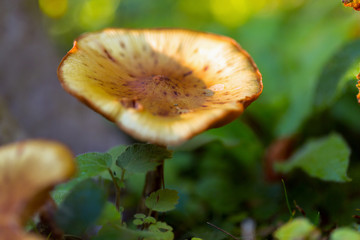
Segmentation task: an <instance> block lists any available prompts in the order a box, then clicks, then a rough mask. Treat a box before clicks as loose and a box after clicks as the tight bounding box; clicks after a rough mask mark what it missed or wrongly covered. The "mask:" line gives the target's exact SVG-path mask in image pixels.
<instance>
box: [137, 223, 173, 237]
mask: <svg viewBox="0 0 360 240" xmlns="http://www.w3.org/2000/svg"><path fill="white" fill-rule="evenodd" d="M172 230H173V228H172V227H171V226H169V225H167V224H166V223H165V222H156V223H154V224H151V225H150V226H149V232H151V233H154V236H151V237H150V238H145V239H144V240H173V239H174V233H173V232H172Z"/></svg>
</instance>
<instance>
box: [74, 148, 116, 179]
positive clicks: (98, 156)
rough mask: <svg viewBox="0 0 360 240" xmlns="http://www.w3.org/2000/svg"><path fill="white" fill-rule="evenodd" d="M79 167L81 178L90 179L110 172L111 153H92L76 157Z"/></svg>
mask: <svg viewBox="0 0 360 240" xmlns="http://www.w3.org/2000/svg"><path fill="white" fill-rule="evenodd" d="M76 161H77V163H78V167H79V170H78V172H79V177H81V178H90V177H94V176H97V175H99V174H101V173H103V172H104V171H108V169H109V168H111V165H112V157H111V155H110V154H109V153H98V152H91V153H85V154H81V155H79V156H77V157H76Z"/></svg>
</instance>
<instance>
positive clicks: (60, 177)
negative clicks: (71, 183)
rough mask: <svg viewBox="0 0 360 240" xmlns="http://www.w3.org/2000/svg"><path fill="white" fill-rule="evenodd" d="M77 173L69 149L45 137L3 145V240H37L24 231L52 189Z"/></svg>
mask: <svg viewBox="0 0 360 240" xmlns="http://www.w3.org/2000/svg"><path fill="white" fill-rule="evenodd" d="M74 173H75V163H74V162H73V155H72V153H71V152H70V150H69V149H68V148H67V147H65V146H64V145H62V144H60V143H57V142H53V141H46V140H29V141H23V142H18V143H14V144H10V145H6V146H2V147H0V240H9V239H11V240H25V239H26V240H35V239H42V238H41V237H40V236H37V235H32V234H28V233H26V232H25V231H23V230H22V228H23V226H24V224H25V223H26V221H27V220H28V219H29V217H31V215H33V214H34V213H35V212H36V210H37V209H38V208H39V207H40V206H41V205H42V204H43V203H44V202H46V200H47V199H48V198H49V197H50V195H49V191H50V190H51V189H52V188H53V187H54V186H55V185H56V184H58V183H60V182H63V181H65V180H67V179H69V178H70V177H71V176H72V175H73V174H74Z"/></svg>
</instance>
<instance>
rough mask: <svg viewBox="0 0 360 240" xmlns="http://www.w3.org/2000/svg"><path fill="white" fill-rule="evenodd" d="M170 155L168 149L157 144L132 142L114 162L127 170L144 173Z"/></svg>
mask: <svg viewBox="0 0 360 240" xmlns="http://www.w3.org/2000/svg"><path fill="white" fill-rule="evenodd" d="M171 155H172V153H171V152H170V151H168V150H167V149H166V148H164V147H161V146H158V145H153V144H134V145H131V146H129V147H128V148H126V150H125V152H123V153H122V154H121V155H120V156H119V157H118V159H117V161H116V164H117V165H118V166H119V167H121V168H122V169H125V170H126V171H127V172H131V173H145V172H147V171H151V170H154V169H155V168H156V166H158V165H159V164H160V163H161V162H162V161H163V160H164V159H168V158H171Z"/></svg>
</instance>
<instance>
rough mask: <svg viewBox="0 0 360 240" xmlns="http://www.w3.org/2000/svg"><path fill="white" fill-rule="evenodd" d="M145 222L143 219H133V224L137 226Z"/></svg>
mask: <svg viewBox="0 0 360 240" xmlns="http://www.w3.org/2000/svg"><path fill="white" fill-rule="evenodd" d="M143 223H144V221H143V220H142V219H134V220H133V224H134V225H135V226H139V225H142V224H143Z"/></svg>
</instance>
